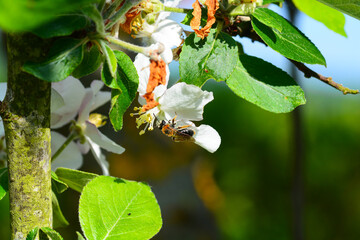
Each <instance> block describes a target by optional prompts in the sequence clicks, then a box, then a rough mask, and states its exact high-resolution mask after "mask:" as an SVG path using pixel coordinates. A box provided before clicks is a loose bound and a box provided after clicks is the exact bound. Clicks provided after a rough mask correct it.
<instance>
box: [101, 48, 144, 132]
mask: <svg viewBox="0 0 360 240" xmlns="http://www.w3.org/2000/svg"><path fill="white" fill-rule="evenodd" d="M114 53H115V56H116V59H117V64H118V66H117V72H116V77H115V78H113V77H112V76H111V74H110V71H109V67H108V65H107V64H105V65H104V67H103V70H102V72H101V78H102V79H103V81H104V83H105V84H106V85H107V86H109V87H111V88H112V91H111V109H110V113H109V117H110V121H111V124H112V125H113V127H114V129H115V130H116V131H119V130H121V129H122V126H123V115H124V113H125V111H126V110H127V109H128V107H129V106H130V105H131V103H132V102H133V101H134V99H135V96H136V93H137V88H138V85H139V76H138V74H137V71H136V68H135V66H134V64H133V62H132V61H131V59H130V58H129V57H128V56H127V55H126V54H125V53H123V52H120V51H114Z"/></svg>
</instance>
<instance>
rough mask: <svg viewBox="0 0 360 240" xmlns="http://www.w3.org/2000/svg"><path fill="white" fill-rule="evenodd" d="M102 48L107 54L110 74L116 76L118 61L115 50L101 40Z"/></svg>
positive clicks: (106, 58)
mask: <svg viewBox="0 0 360 240" xmlns="http://www.w3.org/2000/svg"><path fill="white" fill-rule="evenodd" d="M100 45H101V49H102V51H103V54H104V55H105V60H106V62H107V64H108V66H109V71H110V74H111V76H112V77H113V78H115V76H116V68H117V61H116V57H115V54H114V52H113V50H112V49H111V48H110V47H109V46H108V45H107V44H106V43H105V42H104V41H100Z"/></svg>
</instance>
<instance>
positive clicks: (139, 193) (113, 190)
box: [79, 176, 162, 240]
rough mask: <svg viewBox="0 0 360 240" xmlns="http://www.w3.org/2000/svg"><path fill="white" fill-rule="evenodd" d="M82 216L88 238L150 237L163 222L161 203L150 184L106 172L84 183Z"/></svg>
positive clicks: (141, 238) (92, 239)
mask: <svg viewBox="0 0 360 240" xmlns="http://www.w3.org/2000/svg"><path fill="white" fill-rule="evenodd" d="M79 218H80V224H81V228H82V230H83V232H84V234H85V236H86V238H87V239H88V240H97V239H103V240H106V239H120V238H121V239H123V240H127V239H129V240H148V239H150V238H151V237H153V236H154V235H155V234H156V233H157V232H158V231H159V230H160V228H161V225H162V219H161V213H160V208H159V205H158V203H157V201H156V199H155V196H154V194H153V193H152V192H151V189H150V187H149V186H148V185H146V184H144V183H140V182H134V181H128V180H124V179H119V178H114V177H107V176H99V177H97V178H95V179H94V180H92V181H91V182H90V183H88V184H87V185H86V186H85V188H84V190H83V192H82V194H81V197H80V204H79Z"/></svg>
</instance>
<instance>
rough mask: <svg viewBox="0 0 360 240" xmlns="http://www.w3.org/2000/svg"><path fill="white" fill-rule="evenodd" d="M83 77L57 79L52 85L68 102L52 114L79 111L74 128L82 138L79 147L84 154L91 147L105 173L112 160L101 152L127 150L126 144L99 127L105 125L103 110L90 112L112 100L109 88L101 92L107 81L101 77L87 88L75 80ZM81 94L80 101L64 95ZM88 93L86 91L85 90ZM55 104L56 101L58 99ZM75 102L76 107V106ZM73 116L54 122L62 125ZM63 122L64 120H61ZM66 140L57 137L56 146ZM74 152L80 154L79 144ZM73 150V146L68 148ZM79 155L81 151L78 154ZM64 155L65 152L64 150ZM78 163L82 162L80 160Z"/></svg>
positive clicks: (118, 152)
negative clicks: (120, 142)
mask: <svg viewBox="0 0 360 240" xmlns="http://www.w3.org/2000/svg"><path fill="white" fill-rule="evenodd" d="M75 82H78V83H80V81H79V80H78V79H76V78H73V77H68V78H67V79H65V80H64V81H62V82H58V83H53V85H52V87H53V89H54V90H55V91H57V92H58V93H59V94H60V95H61V96H62V97H63V99H64V102H65V104H64V106H62V107H60V108H58V109H55V110H54V111H53V112H52V113H51V114H52V116H53V115H54V116H57V115H60V114H61V113H66V114H67V116H74V117H75V116H76V115H78V118H77V121H76V122H73V126H72V130H73V132H74V133H75V134H76V135H77V137H79V138H80V141H79V144H78V147H79V149H80V151H81V152H82V153H83V154H86V153H87V152H88V151H89V150H91V152H92V153H93V155H94V157H95V159H96V160H97V161H98V163H99V165H100V166H101V168H102V171H103V173H104V175H108V174H109V170H108V167H109V166H108V163H107V161H106V159H105V156H104V155H103V154H102V152H101V148H103V149H105V150H107V151H110V152H113V153H117V154H121V153H123V152H124V148H122V147H121V146H119V145H117V144H116V143H114V142H113V141H112V140H110V139H109V138H107V137H106V136H105V135H103V134H102V133H101V132H100V131H99V130H98V127H101V126H102V125H103V121H102V120H103V119H102V118H101V117H100V118H99V117H98V116H99V114H90V112H91V111H93V110H94V109H96V108H98V107H100V106H101V105H103V104H105V103H106V102H107V101H109V100H110V93H109V92H101V91H100V89H101V88H102V87H103V85H104V84H103V83H102V82H101V81H97V80H95V81H93V82H92V83H91V86H90V88H87V89H84V87H83V86H82V84H81V83H80V84H78V83H75ZM70 86H71V90H70V92H71V93H70V92H69V91H66V94H65V92H64V91H63V90H64V89H69V87H70ZM78 93H79V94H81V95H82V96H83V98H82V100H81V101H80V104H78V103H73V102H72V101H67V100H66V99H65V98H64V97H65V96H67V97H68V98H70V99H72V98H76V97H77V96H74V95H76V94H78ZM82 93H84V94H82ZM54 104H55V103H54ZM72 104H75V105H76V107H74V106H72ZM70 120H71V119H70V118H69V117H67V118H66V121H65V120H64V118H58V119H57V120H56V121H54V122H52V124H54V125H55V126H62V125H64V124H66V123H69V122H70ZM60 123H61V124H60ZM60 141H63V142H64V139H62V140H61V139H60V140H54V142H53V143H54V146H56V145H58V144H57V143H58V142H60ZM71 149H72V151H73V153H74V154H77V153H76V151H78V149H77V148H74V147H71ZM68 151H70V150H68ZM77 155H78V154H77ZM60 156H61V154H60ZM76 164H78V163H76Z"/></svg>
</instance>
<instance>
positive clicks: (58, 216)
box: [52, 192, 69, 228]
mask: <svg viewBox="0 0 360 240" xmlns="http://www.w3.org/2000/svg"><path fill="white" fill-rule="evenodd" d="M52 210H53V227H54V228H61V227H66V226H68V225H69V222H68V221H67V220H66V219H65V217H64V215H63V213H62V211H61V209H60V205H59V201H58V199H57V197H56V194H55V193H54V192H52Z"/></svg>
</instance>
